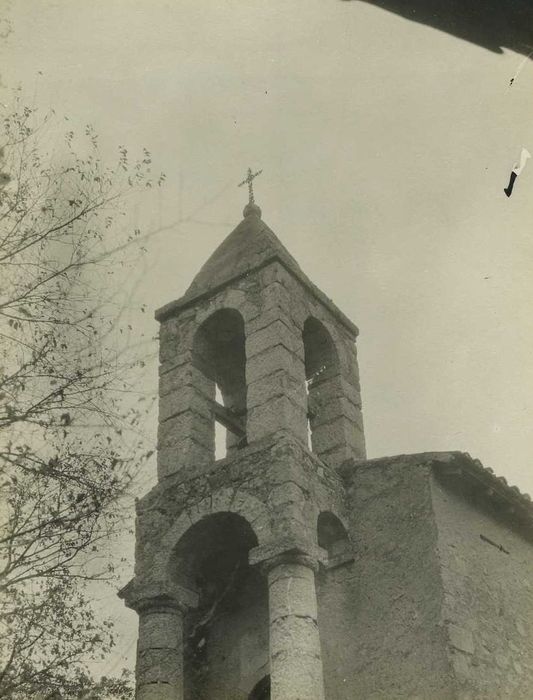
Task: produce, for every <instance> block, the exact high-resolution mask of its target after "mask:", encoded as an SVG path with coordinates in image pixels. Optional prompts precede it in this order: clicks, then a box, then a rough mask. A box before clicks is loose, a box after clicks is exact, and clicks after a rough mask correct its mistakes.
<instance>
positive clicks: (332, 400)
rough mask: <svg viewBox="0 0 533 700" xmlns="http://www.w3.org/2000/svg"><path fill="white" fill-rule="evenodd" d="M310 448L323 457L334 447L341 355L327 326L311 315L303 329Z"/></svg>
mask: <svg viewBox="0 0 533 700" xmlns="http://www.w3.org/2000/svg"><path fill="white" fill-rule="evenodd" d="M303 342H304V357H305V376H306V387H307V406H308V410H307V418H308V435H309V447H310V449H311V450H312V451H313V452H316V453H317V454H318V455H319V456H323V455H324V454H325V453H327V451H328V450H329V449H330V448H331V447H332V441H331V439H330V432H331V430H330V428H331V423H332V421H334V420H335V418H336V416H337V415H338V414H339V412H340V394H339V386H338V375H339V358H338V354H337V350H336V348H335V345H334V343H333V340H332V338H331V335H330V334H329V331H328V330H327V329H326V327H325V326H324V325H323V324H322V323H321V322H320V321H318V320H317V319H316V318H313V317H309V318H308V319H307V320H306V322H305V324H304V328H303Z"/></svg>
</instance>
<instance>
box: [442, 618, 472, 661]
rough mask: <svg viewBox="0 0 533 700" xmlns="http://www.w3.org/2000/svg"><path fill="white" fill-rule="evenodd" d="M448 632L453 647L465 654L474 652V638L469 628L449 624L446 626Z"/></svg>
mask: <svg viewBox="0 0 533 700" xmlns="http://www.w3.org/2000/svg"><path fill="white" fill-rule="evenodd" d="M448 634H449V635H450V644H451V645H452V646H453V647H455V648H456V649H459V650H460V651H464V652H466V653H467V654H473V653H474V638H473V636H472V632H471V631H470V630H468V629H465V628H464V627H459V626H458V625H454V624H450V625H449V626H448Z"/></svg>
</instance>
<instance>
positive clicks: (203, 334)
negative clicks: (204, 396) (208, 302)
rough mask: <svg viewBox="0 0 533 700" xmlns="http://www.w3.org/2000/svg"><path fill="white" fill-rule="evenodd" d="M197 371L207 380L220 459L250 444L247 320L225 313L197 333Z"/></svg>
mask: <svg viewBox="0 0 533 700" xmlns="http://www.w3.org/2000/svg"><path fill="white" fill-rule="evenodd" d="M193 358H194V360H193V362H194V367H195V369H196V370H199V372H200V373H201V375H202V377H203V378H204V379H207V380H208V382H209V383H212V385H213V384H214V388H213V387H212V386H211V387H210V389H209V392H210V394H211V395H214V396H215V400H214V401H213V402H212V404H211V420H212V421H213V422H212V429H213V432H215V423H216V424H217V426H219V427H217V430H216V435H215V436H214V442H215V453H214V454H213V459H220V458H222V457H225V456H226V454H229V453H231V452H232V451H233V450H236V449H239V448H241V447H243V446H245V445H246V444H247V441H246V369H245V367H246V355H245V338H244V320H243V318H242V316H241V314H240V313H239V312H238V311H236V310H235V309H221V310H220V311H216V312H215V313H214V314H212V315H211V316H210V317H209V318H208V319H207V320H206V321H204V322H203V324H202V325H201V326H200V328H199V329H198V330H197V332H196V334H195V337H194V343H193Z"/></svg>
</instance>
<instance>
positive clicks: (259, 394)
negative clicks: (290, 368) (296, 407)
mask: <svg viewBox="0 0 533 700" xmlns="http://www.w3.org/2000/svg"><path fill="white" fill-rule="evenodd" d="M282 396H287V397H290V398H291V399H292V400H293V401H296V402H297V403H299V404H301V405H302V406H304V405H305V402H306V394H305V385H304V383H303V382H302V381H301V378H300V377H294V376H293V375H292V374H290V373H289V372H287V371H285V370H283V369H280V370H277V371H276V372H274V373H273V374H270V375H268V376H265V377H262V378H261V379H258V380H257V381H255V382H252V383H251V384H249V385H248V395H247V406H248V410H250V409H252V408H255V407H256V406H261V405H262V404H265V403H267V402H268V401H272V400H273V399H276V398H280V397H282Z"/></svg>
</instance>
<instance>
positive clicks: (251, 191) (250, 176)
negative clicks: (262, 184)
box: [239, 168, 263, 204]
mask: <svg viewBox="0 0 533 700" xmlns="http://www.w3.org/2000/svg"><path fill="white" fill-rule="evenodd" d="M262 172H263V171H262V170H258V171H257V172H256V173H252V169H251V168H248V175H247V177H246V180H243V181H242V182H240V183H239V187H242V186H243V185H246V184H248V202H249V204H253V203H254V202H255V200H254V187H253V184H252V183H253V181H254V178H256V177H257V176H258V175H261V173H262Z"/></svg>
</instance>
